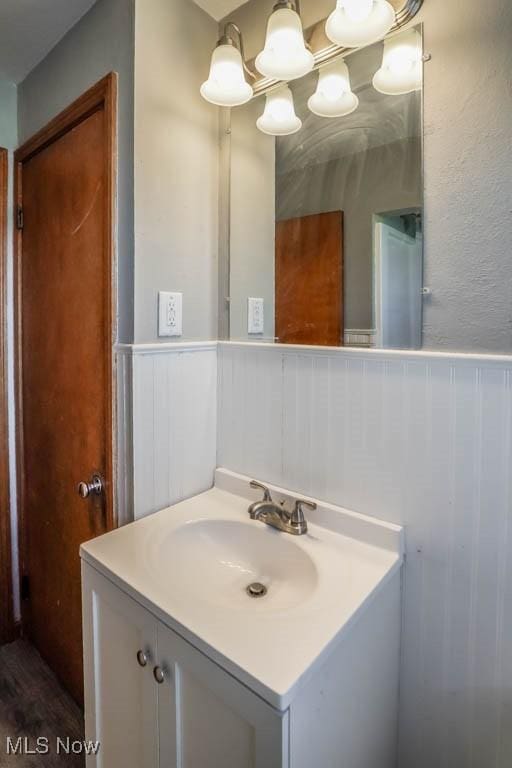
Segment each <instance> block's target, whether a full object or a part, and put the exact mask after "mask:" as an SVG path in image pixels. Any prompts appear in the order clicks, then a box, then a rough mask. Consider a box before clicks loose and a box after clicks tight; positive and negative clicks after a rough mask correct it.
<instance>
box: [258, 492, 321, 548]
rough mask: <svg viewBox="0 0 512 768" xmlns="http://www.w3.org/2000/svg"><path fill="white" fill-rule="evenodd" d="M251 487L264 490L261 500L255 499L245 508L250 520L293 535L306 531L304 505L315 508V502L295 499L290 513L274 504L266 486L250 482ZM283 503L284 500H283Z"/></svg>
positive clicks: (299, 534)
mask: <svg viewBox="0 0 512 768" xmlns="http://www.w3.org/2000/svg"><path fill="white" fill-rule="evenodd" d="M251 487H252V488H261V489H262V490H263V491H264V494H265V495H264V497H263V499H262V500H261V501H255V502H254V503H253V504H251V505H250V506H249V509H248V510H247V511H248V513H249V516H250V518H251V520H257V521H260V522H262V523H265V524H266V525H270V526H271V527H272V528H276V529H277V530H279V531H283V532H284V533H291V534H292V535H293V536H301V535H303V534H305V533H307V530H308V524H307V521H306V518H305V516H304V509H303V508H304V507H308V508H309V509H316V504H315V503H314V502H312V501H306V500H305V499H297V501H296V502H295V506H294V508H293V512H292V513H291V514H290V512H288V510H287V509H285V507H284V506H283V505H281V506H279V504H275V503H274V502H273V501H272V497H271V495H270V492H269V490H268V488H266V486H264V485H261V484H260V483H256V481H254V480H253V481H252V482H251ZM283 504H284V502H283Z"/></svg>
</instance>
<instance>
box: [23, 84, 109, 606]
mask: <svg viewBox="0 0 512 768" xmlns="http://www.w3.org/2000/svg"><path fill="white" fill-rule="evenodd" d="M100 109H103V110H104V113H105V136H104V141H105V147H106V155H105V158H106V159H105V179H106V184H105V190H104V195H105V198H104V202H105V208H106V210H107V212H108V213H107V216H106V219H105V248H106V256H107V259H106V266H105V279H106V283H107V291H106V307H105V309H106V313H105V316H106V318H107V323H106V328H105V340H104V341H105V370H106V371H107V377H109V379H110V381H109V387H108V390H107V392H106V393H105V405H106V408H107V420H108V432H109V434H107V445H108V446H109V447H110V450H107V457H106V467H105V474H106V477H107V478H110V480H109V481H107V482H106V484H105V505H106V509H105V511H106V526H107V530H112V529H113V528H116V527H117V506H116V502H117V494H116V481H117V467H116V433H117V429H116V423H117V414H116V371H115V363H114V356H113V345H114V344H115V342H116V338H117V299H116V294H117V291H116V286H117V281H116V267H117V253H116V188H117V74H116V73H114V72H111V73H110V74H108V75H106V76H105V77H103V78H102V79H101V80H100V81H99V82H98V83H96V84H95V85H93V86H92V87H91V88H89V90H87V91H86V92H85V93H84V94H82V96H80V97H79V98H78V99H77V100H76V101H74V102H73V103H72V104H71V105H70V106H69V107H67V108H66V109H64V110H63V111H62V112H60V113H59V114H58V115H57V116H56V117H55V118H53V119H52V120H51V121H50V122H49V123H48V124H47V125H46V126H45V127H44V128H42V129H41V130H40V131H38V132H37V133H36V134H35V135H34V136H32V138H30V139H28V141H26V142H25V143H24V144H23V145H22V146H21V147H20V148H19V149H18V150H17V151H16V152H15V153H14V207H15V209H14V276H13V279H14V336H15V341H14V376H15V412H16V476H17V491H18V493H17V516H18V540H19V562H20V565H19V574H20V593H21V597H22V598H23V576H24V575H25V566H26V543H27V541H26V536H25V528H26V525H25V523H26V521H25V511H24V510H25V500H24V489H25V476H24V446H23V429H22V424H23V370H22V360H23V357H22V342H23V335H22V334H23V328H22V308H23V295H22V294H23V290H22V258H23V230H22V229H19V228H18V227H17V222H18V213H19V212H20V211H23V187H22V178H23V164H24V163H25V162H27V161H28V160H30V159H31V158H32V157H33V156H34V155H36V154H37V153H38V152H40V151H42V150H43V149H45V148H46V147H47V146H49V145H50V144H52V143H53V142H55V141H57V140H58V139H59V138H60V137H61V136H63V135H64V134H66V133H68V132H69V131H70V130H72V129H73V128H74V127H75V126H77V125H79V124H80V123H81V122H83V121H84V120H85V119H87V117H89V116H90V115H92V114H94V113H95V112H97V111H99V110H100ZM21 609H22V621H23V600H22V601H21Z"/></svg>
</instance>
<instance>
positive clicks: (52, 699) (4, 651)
mask: <svg viewBox="0 0 512 768" xmlns="http://www.w3.org/2000/svg"><path fill="white" fill-rule="evenodd" d="M83 731H84V727H83V715H82V712H81V711H80V709H79V708H78V707H77V705H76V704H75V702H74V701H73V699H71V698H70V696H69V695H68V694H67V693H66V692H65V691H63V689H62V688H61V686H60V685H59V683H58V681H57V679H56V678H55V676H54V675H53V673H52V672H51V670H50V669H49V668H48V667H47V666H46V664H45V663H44V661H43V660H42V659H41V657H40V656H39V654H38V653H37V651H36V650H35V649H34V648H33V647H32V646H31V645H29V644H28V643H27V642H25V641H24V640H17V641H16V642H15V643H11V644H9V645H4V646H2V647H1V648H0V766H2V768H3V766H6V768H7V766H9V768H54V766H55V768H60V767H61V766H67V767H68V768H79V767H80V768H83V766H84V765H85V758H84V757H83V756H82V755H73V754H69V755H67V754H65V753H63V752H61V754H56V748H57V738H59V737H60V739H62V740H63V742H64V743H67V742H66V740H67V739H68V738H69V739H70V742H73V741H83V738H84V732H83ZM19 737H21V738H22V739H24V738H25V737H26V739H27V741H26V744H27V746H29V747H30V748H31V749H35V748H36V747H37V744H36V739H37V738H38V737H43V738H45V739H48V754H35V755H34V754H32V755H30V754H24V755H20V754H16V755H13V754H7V750H8V739H9V738H10V740H11V743H13V744H15V743H16V740H17V739H18V738H19ZM23 746H25V743H24V744H23ZM42 746H43V748H44V747H45V743H42Z"/></svg>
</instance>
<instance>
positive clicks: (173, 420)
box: [119, 342, 217, 519]
mask: <svg viewBox="0 0 512 768" xmlns="http://www.w3.org/2000/svg"><path fill="white" fill-rule="evenodd" d="M123 349H124V350H125V351H126V350H128V354H129V355H130V356H131V368H132V376H133V383H132V387H133V517H134V518H135V519H137V518H139V517H143V516H144V515H147V514H149V513H151V512H156V511H157V510H159V509H162V508H163V507H166V506H169V505H170V504H173V503H176V502H177V501H180V500H182V499H184V498H187V497H189V496H193V495H194V494H196V493H200V492H201V491H204V490H207V489H208V488H210V487H211V486H212V484H213V474H214V470H215V466H216V439H217V438H216V430H217V344H216V342H211V343H210V342H205V343H200V344H199V343H198V344H193V343H192V344H179V343H178V344H154V345H152V344H147V345H145V344H138V345H133V346H130V347H124V348H123ZM120 351H122V350H121V348H120ZM126 423H130V420H129V418H128V420H127V422H126ZM125 439H126V436H123V440H125ZM120 455H121V456H122V455H123V452H122V448H121V447H120ZM124 456H125V459H124V460H125V461H126V462H127V466H129V464H130V461H131V457H130V450H129V449H126V448H125V449H124ZM122 474H123V473H122V471H121V472H120V475H122ZM129 474H130V471H129V470H128V476H129ZM119 487H120V489H121V491H120V494H119V496H120V499H121V493H122V492H123V490H122V489H123V487H124V488H126V485H123V481H122V480H120V482H119ZM124 493H125V494H129V490H128V491H127V490H125V491H124Z"/></svg>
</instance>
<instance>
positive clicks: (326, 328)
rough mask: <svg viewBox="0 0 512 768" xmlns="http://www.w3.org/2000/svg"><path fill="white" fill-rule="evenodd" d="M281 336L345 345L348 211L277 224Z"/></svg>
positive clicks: (290, 340)
mask: <svg viewBox="0 0 512 768" xmlns="http://www.w3.org/2000/svg"><path fill="white" fill-rule="evenodd" d="M275 270H276V274H275V280H276V286H275V297H276V298H275V302H276V310H275V311H276V337H277V339H278V341H279V342H280V343H281V344H313V345H325V346H333V347H337V346H340V345H343V340H344V339H343V335H344V325H343V212H342V211H333V212H332V213H318V214H314V215H313V216H302V217H300V218H297V219H288V220H286V221H278V222H277V224H276V267H275Z"/></svg>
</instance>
